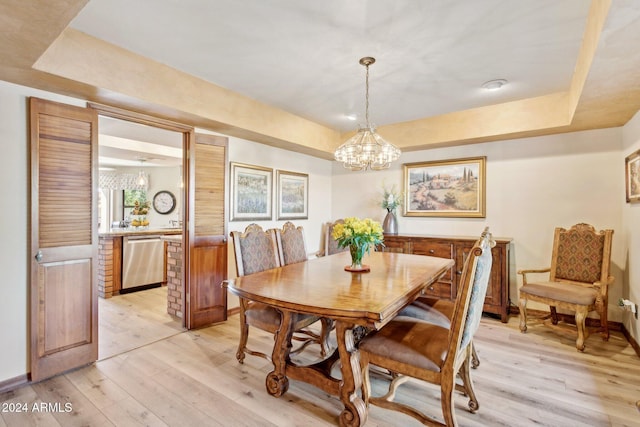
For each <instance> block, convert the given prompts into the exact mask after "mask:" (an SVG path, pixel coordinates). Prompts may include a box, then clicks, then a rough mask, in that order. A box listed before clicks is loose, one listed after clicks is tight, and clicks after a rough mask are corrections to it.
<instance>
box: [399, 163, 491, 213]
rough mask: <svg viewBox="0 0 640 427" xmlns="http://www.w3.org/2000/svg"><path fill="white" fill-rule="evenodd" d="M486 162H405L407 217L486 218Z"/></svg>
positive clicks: (404, 192)
mask: <svg viewBox="0 0 640 427" xmlns="http://www.w3.org/2000/svg"><path fill="white" fill-rule="evenodd" d="M486 159H487V158H486V157H470V158H466V159H452V160H441V161H433V162H417V163H405V164H404V165H403V167H404V179H403V195H404V214H403V215H404V216H431V217H450V218H484V217H485V215H486V213H485V187H486V177H485V164H486Z"/></svg>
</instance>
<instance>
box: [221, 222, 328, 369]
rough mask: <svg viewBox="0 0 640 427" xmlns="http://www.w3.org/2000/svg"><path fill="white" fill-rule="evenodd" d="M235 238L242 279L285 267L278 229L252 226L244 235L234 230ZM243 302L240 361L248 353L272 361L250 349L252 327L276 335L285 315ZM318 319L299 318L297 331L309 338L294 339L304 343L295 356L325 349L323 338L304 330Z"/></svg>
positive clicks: (238, 273)
mask: <svg viewBox="0 0 640 427" xmlns="http://www.w3.org/2000/svg"><path fill="white" fill-rule="evenodd" d="M231 239H232V240H233V247H234V254H235V258H236V273H237V275H238V277H241V276H245V275H249V274H253V273H258V272H260V271H264V270H268V269H271V268H276V267H280V266H281V264H280V258H279V255H278V246H277V240H276V232H275V230H273V229H270V230H267V231H264V230H262V227H260V226H259V225H258V224H250V225H249V226H247V228H246V229H245V230H244V232H240V231H232V232H231ZM239 300H240V343H239V344H238V351H237V352H236V358H237V359H238V362H240V363H244V358H245V353H248V354H251V355H253V356H259V357H263V358H265V359H267V360H271V357H270V356H269V355H267V354H265V353H262V352H259V351H255V350H251V349H249V348H248V347H247V341H248V338H249V326H254V327H256V328H259V329H262V330H263V331H266V332H270V333H272V334H275V333H276V332H277V331H278V329H279V328H280V324H281V322H282V313H281V312H280V311H278V310H276V309H275V308H273V307H271V306H269V305H267V304H263V303H260V302H255V301H249V300H247V299H245V298H239ZM318 320H319V317H317V316H312V315H306V314H296V315H295V318H294V331H296V332H298V331H300V332H302V333H304V334H305V335H306V336H304V337H300V336H299V335H296V336H294V338H293V339H295V340H297V341H301V345H300V346H299V347H298V348H296V349H295V350H293V351H291V353H292V354H295V353H298V352H300V351H302V350H303V349H304V348H305V347H306V346H307V345H309V344H311V343H318V344H321V348H324V347H323V343H322V342H321V339H320V338H319V337H318V336H317V335H316V336H310V335H308V333H307V332H306V331H304V328H306V327H307V326H309V325H311V324H312V323H314V322H316V321H318Z"/></svg>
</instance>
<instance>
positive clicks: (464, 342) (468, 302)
mask: <svg viewBox="0 0 640 427" xmlns="http://www.w3.org/2000/svg"><path fill="white" fill-rule="evenodd" d="M493 246H495V241H494V240H493V236H492V235H491V233H490V232H489V229H488V227H487V228H485V230H484V232H483V233H482V237H481V238H480V239H479V240H478V241H476V242H475V244H474V245H473V248H472V249H471V251H470V252H469V256H468V257H467V259H466V261H465V263H464V267H463V269H462V275H461V278H460V282H461V286H459V287H458V292H459V293H458V298H457V299H456V303H455V308H454V314H453V318H452V319H451V329H450V340H449V343H450V344H449V353H448V356H447V359H451V360H450V361H449V362H450V363H454V362H455V361H456V359H457V358H458V356H459V355H460V354H461V352H462V351H463V350H465V349H466V348H467V346H468V345H469V344H470V343H471V340H472V339H473V335H474V334H475V333H476V331H477V330H478V327H479V326H480V319H481V317H482V307H483V305H484V299H485V296H486V294H487V287H488V284H489V279H490V277H491V266H492V264H493V256H492V254H491V248H492V247H493ZM446 363H447V362H445V364H446Z"/></svg>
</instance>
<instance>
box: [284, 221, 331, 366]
mask: <svg viewBox="0 0 640 427" xmlns="http://www.w3.org/2000/svg"><path fill="white" fill-rule="evenodd" d="M275 233H276V243H277V246H278V254H279V257H280V264H282V265H289V264H295V263H297V262H302V261H306V260H307V259H308V257H307V245H306V243H305V238H304V229H303V228H302V227H300V226H298V227H296V226H295V225H294V224H293V223H292V222H291V221H287V222H285V223H284V225H283V226H282V229H279V228H276V229H275ZM320 322H321V324H322V326H321V329H320V334H315V333H314V332H312V331H311V330H309V329H305V333H306V334H307V335H309V336H311V337H313V338H315V339H317V340H318V341H319V343H320V355H321V356H323V357H324V356H325V355H326V354H327V353H328V351H329V350H330V349H329V347H328V345H329V334H330V333H331V330H332V329H333V328H334V324H333V321H332V320H331V319H329V318H326V317H322V318H320Z"/></svg>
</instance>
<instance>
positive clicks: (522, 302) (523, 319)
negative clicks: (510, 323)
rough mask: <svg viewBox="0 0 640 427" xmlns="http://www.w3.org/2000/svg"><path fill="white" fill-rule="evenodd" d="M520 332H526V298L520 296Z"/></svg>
mask: <svg viewBox="0 0 640 427" xmlns="http://www.w3.org/2000/svg"><path fill="white" fill-rule="evenodd" d="M518 306H519V308H520V332H522V333H524V332H527V299H526V298H523V297H520V302H519V304H518Z"/></svg>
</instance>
